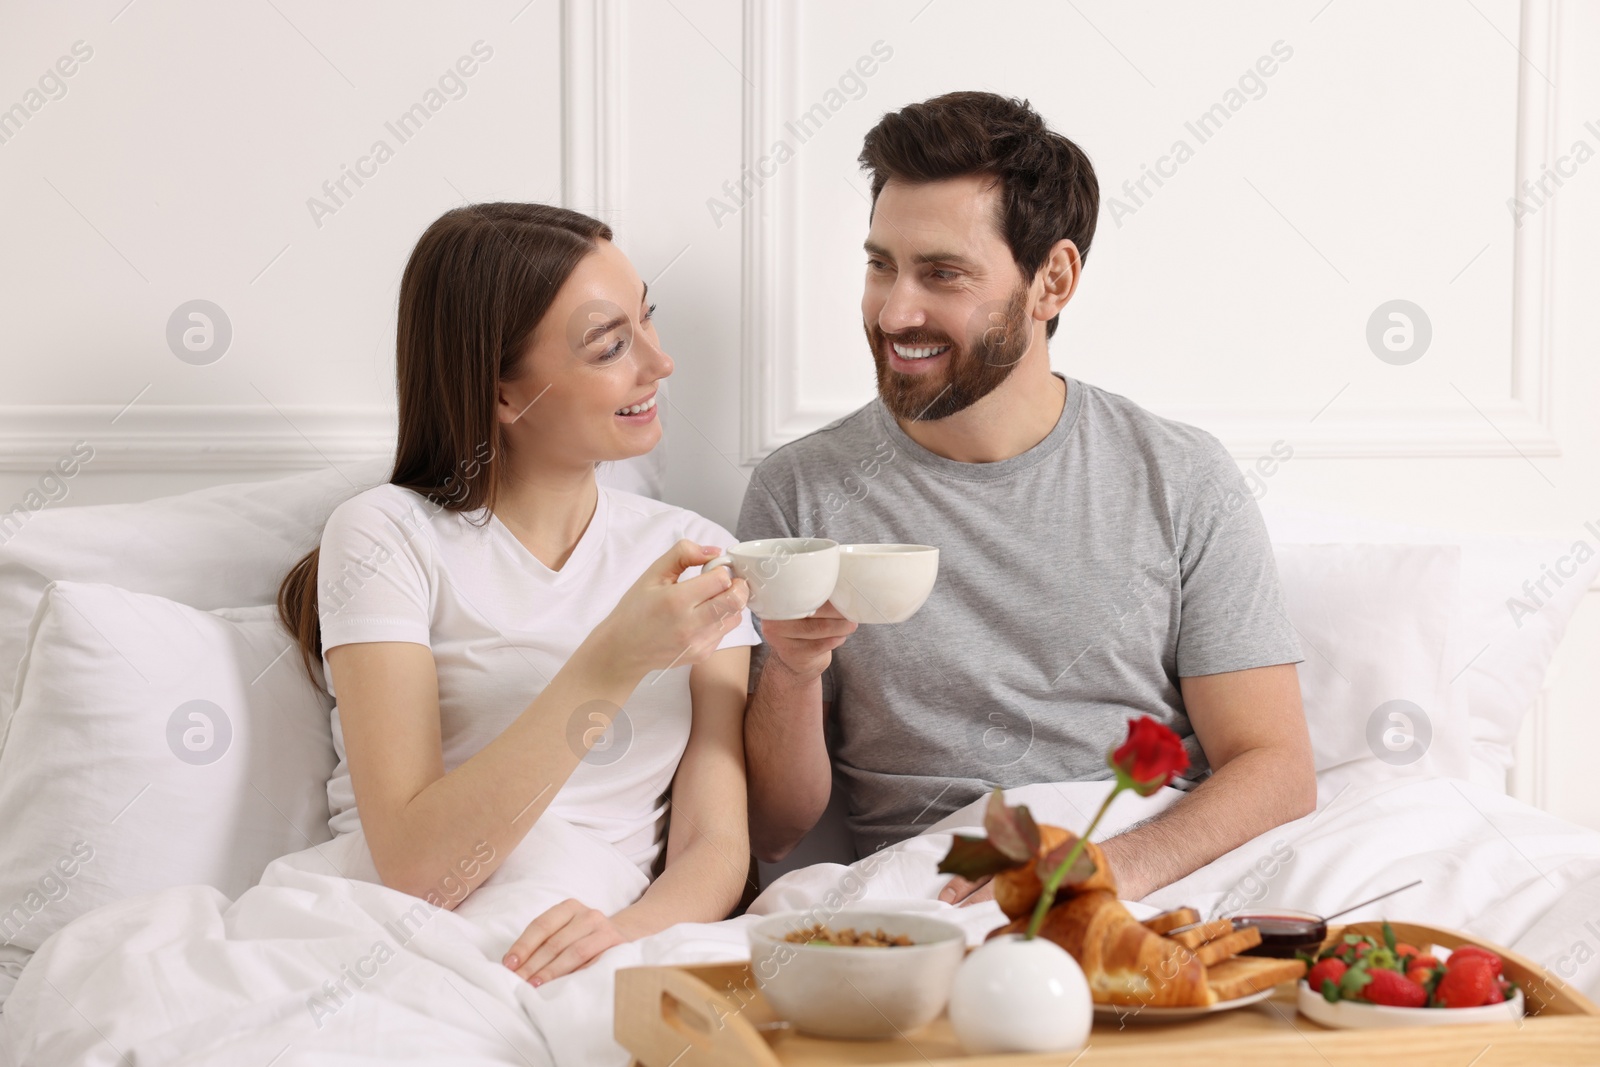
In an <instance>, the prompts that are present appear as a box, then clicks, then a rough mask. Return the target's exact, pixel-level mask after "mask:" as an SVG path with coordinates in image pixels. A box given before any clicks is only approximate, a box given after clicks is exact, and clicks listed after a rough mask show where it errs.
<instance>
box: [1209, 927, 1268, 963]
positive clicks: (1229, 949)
mask: <svg viewBox="0 0 1600 1067" xmlns="http://www.w3.org/2000/svg"><path fill="white" fill-rule="evenodd" d="M1259 944H1261V928H1260V927H1259V926H1242V927H1240V928H1239V929H1237V930H1235V931H1233V932H1232V933H1230V934H1223V935H1222V936H1221V937H1217V938H1212V939H1211V940H1210V941H1207V942H1206V943H1205V944H1203V945H1201V946H1200V947H1199V948H1197V949H1195V950H1194V951H1195V955H1197V956H1199V957H1200V962H1201V963H1203V964H1205V965H1206V966H1207V967H1210V966H1211V965H1212V964H1215V963H1221V962H1222V961H1223V960H1226V959H1231V958H1233V957H1234V956H1237V955H1238V954H1239V953H1241V952H1243V951H1244V950H1245V949H1247V948H1255V947H1256V946H1257V945H1259Z"/></svg>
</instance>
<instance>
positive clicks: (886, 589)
mask: <svg viewBox="0 0 1600 1067" xmlns="http://www.w3.org/2000/svg"><path fill="white" fill-rule="evenodd" d="M938 577H939V550H938V549H937V548H934V547H933V546H932V545H840V546H839V583H838V584H837V585H836V586H834V589H833V595H832V596H831V597H830V599H831V600H832V601H833V606H834V607H835V608H837V609H838V610H839V614H841V615H843V616H844V617H845V618H847V619H849V620H850V621H851V622H858V623H891V622H905V621H906V620H907V619H909V618H911V616H913V615H915V614H916V613H917V609H919V608H921V607H922V605H923V603H924V602H926V601H927V599H928V595H929V594H930V593H932V592H933V583H934V580H935V579H937V578H938Z"/></svg>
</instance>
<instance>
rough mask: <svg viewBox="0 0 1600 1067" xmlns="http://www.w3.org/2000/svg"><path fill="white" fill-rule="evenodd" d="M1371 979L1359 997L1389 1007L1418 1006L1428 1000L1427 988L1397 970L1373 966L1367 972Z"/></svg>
mask: <svg viewBox="0 0 1600 1067" xmlns="http://www.w3.org/2000/svg"><path fill="white" fill-rule="evenodd" d="M1368 973H1369V974H1370V976H1371V978H1372V981H1370V982H1368V983H1367V985H1366V988H1365V989H1363V990H1362V991H1361V998H1362V999H1363V1000H1366V1001H1367V1002H1369V1003H1372V1004H1386V1005H1388V1006H1389V1007H1391V1008H1420V1007H1422V1006H1423V1005H1424V1004H1426V1003H1427V1002H1428V990H1427V987H1425V986H1423V985H1422V984H1420V983H1418V982H1413V981H1412V980H1411V979H1409V978H1407V977H1406V976H1405V975H1403V974H1401V973H1399V972H1398V971H1387V970H1384V969H1383V968H1381V967H1375V968H1373V969H1372V970H1371V971H1370V972H1368Z"/></svg>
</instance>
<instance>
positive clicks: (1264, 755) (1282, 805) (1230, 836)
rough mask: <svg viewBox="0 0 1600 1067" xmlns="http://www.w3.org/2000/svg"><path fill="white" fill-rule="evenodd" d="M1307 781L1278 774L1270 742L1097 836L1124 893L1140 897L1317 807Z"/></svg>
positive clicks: (1279, 765)
mask: <svg viewBox="0 0 1600 1067" xmlns="http://www.w3.org/2000/svg"><path fill="white" fill-rule="evenodd" d="M1315 797H1316V793H1315V785H1314V782H1313V783H1312V785H1311V788H1310V789H1308V788H1307V783H1306V782H1304V781H1302V780H1300V778H1299V776H1298V775H1293V774H1290V775H1286V774H1284V773H1283V763H1282V761H1281V759H1280V756H1279V754H1278V753H1277V752H1275V751H1273V750H1272V749H1266V748H1258V749H1252V750H1250V751H1248V752H1241V753H1240V754H1239V755H1238V756H1235V757H1234V758H1233V759H1232V760H1230V761H1228V763H1227V765H1226V766H1223V767H1221V768H1218V769H1217V770H1216V771H1214V772H1213V773H1212V775H1211V777H1210V778H1208V779H1206V780H1205V781H1204V782H1202V783H1201V784H1200V785H1199V786H1197V787H1196V788H1195V789H1194V790H1193V791H1192V792H1190V793H1189V794H1188V795H1186V796H1184V797H1181V798H1180V799H1179V800H1178V801H1177V802H1176V803H1174V804H1173V805H1172V806H1171V807H1169V808H1167V809H1166V810H1165V811H1163V812H1161V813H1160V814H1159V815H1157V816H1155V817H1154V818H1152V819H1150V820H1149V821H1148V822H1145V823H1142V824H1140V825H1138V826H1136V827H1134V828H1133V829H1132V830H1129V831H1127V832H1126V833H1122V834H1119V835H1117V836H1116V837H1113V838H1110V839H1108V840H1106V841H1104V842H1102V843H1101V848H1103V849H1104V850H1105V853H1106V859H1107V860H1108V861H1110V864H1111V870H1112V873H1113V874H1114V875H1115V876H1116V879H1117V887H1118V890H1119V893H1120V895H1121V896H1122V897H1124V898H1125V899H1128V900H1139V899H1142V898H1143V897H1145V896H1148V895H1149V894H1151V893H1154V892H1155V891H1156V890H1157V889H1160V888H1161V887H1162V886H1165V885H1168V884H1170V883H1172V882H1175V881H1177V880H1178V879H1179V878H1182V877H1183V876H1184V875H1186V874H1189V873H1190V872H1191V871H1194V870H1196V869H1198V868H1200V867H1203V866H1204V865H1206V864H1207V863H1210V862H1211V861H1212V860H1214V859H1216V858H1217V857H1218V856H1221V855H1222V854H1223V853H1225V852H1230V851H1232V850H1233V849H1235V848H1238V847H1239V846H1240V845H1242V844H1244V843H1245V842H1246V841H1249V840H1250V839H1251V838H1254V837H1257V836H1259V835H1261V834H1264V833H1266V832H1267V831H1268V830H1270V829H1272V828H1273V827H1274V826H1279V825H1282V824H1283V823H1286V822H1289V821H1291V820H1294V819H1298V818H1300V817H1301V816H1303V815H1307V814H1310V812H1311V811H1312V810H1313V809H1314V808H1315V806H1316V801H1315Z"/></svg>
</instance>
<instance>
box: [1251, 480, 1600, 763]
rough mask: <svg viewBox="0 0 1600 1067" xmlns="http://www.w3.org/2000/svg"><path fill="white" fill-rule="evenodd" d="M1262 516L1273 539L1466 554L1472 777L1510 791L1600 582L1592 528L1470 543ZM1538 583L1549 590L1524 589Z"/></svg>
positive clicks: (1360, 523) (1295, 512)
mask: <svg viewBox="0 0 1600 1067" xmlns="http://www.w3.org/2000/svg"><path fill="white" fill-rule="evenodd" d="M1261 510H1262V514H1263V515H1264V516H1265V518H1266V520H1267V528H1268V530H1269V531H1270V533H1271V535H1272V537H1273V540H1275V541H1291V542H1308V541H1341V542H1357V541H1360V542H1382V543H1388V544H1419V545H1420V544H1447V545H1457V546H1459V547H1460V548H1461V621H1462V631H1461V635H1460V641H1459V647H1458V650H1457V655H1456V660H1455V663H1454V670H1453V671H1452V676H1454V675H1455V674H1458V673H1459V674H1460V679H1459V682H1458V684H1460V685H1464V686H1466V690H1467V707H1468V712H1469V714H1470V717H1471V727H1470V738H1471V740H1470V745H1471V753H1472V761H1471V767H1470V770H1469V773H1468V774H1467V775H1466V776H1465V777H1470V778H1471V780H1472V781H1473V782H1475V783H1477V784H1479V785H1482V786H1486V787H1488V788H1491V789H1494V790H1496V791H1498V792H1502V793H1503V792H1505V789H1506V772H1508V771H1509V770H1510V769H1511V767H1512V765H1513V764H1514V763H1515V761H1516V756H1515V746H1516V741H1517V735H1518V733H1519V732H1520V731H1521V729H1522V718H1523V716H1524V715H1526V714H1527V712H1528V710H1529V709H1530V708H1532V707H1533V705H1534V703H1535V702H1536V701H1537V700H1538V696H1539V689H1540V687H1541V686H1542V685H1543V684H1544V677H1545V672H1546V671H1547V670H1548V669H1549V667H1550V661H1551V659H1552V658H1554V656H1555V653H1556V647H1557V646H1558V645H1559V644H1560V643H1561V637H1562V634H1564V633H1565V632H1566V628H1567V623H1568V621H1569V620H1570V619H1571V618H1572V615H1573V613H1574V612H1575V611H1577V610H1578V604H1579V602H1580V601H1581V600H1582V599H1583V595H1584V593H1585V591H1586V590H1587V589H1588V588H1589V586H1590V585H1592V584H1593V583H1594V580H1595V578H1596V576H1597V575H1600V550H1597V548H1600V531H1596V530H1587V529H1586V530H1585V531H1583V532H1582V533H1581V534H1579V535H1576V536H1574V538H1573V539H1572V540H1571V541H1563V540H1555V539H1550V538H1525V537H1489V536H1469V535H1462V534H1458V533H1452V532H1449V531H1445V530H1433V529H1428V528H1426V527H1421V526H1409V525H1403V524H1400V523H1392V522H1383V521H1379V520H1375V519H1363V518H1357V517H1352V516H1342V515H1327V514H1323V513H1319V512H1316V511H1311V510H1307V509H1303V508H1297V507H1293V506H1290V505H1285V504H1280V503H1278V502H1276V501H1271V500H1264V501H1262V504H1261ZM1560 570H1570V571H1572V574H1570V575H1566V576H1563V575H1561V574H1560V573H1559V571H1560ZM1540 581H1543V582H1544V587H1543V589H1538V588H1532V589H1531V590H1530V589H1525V588H1524V587H1525V586H1530V587H1531V586H1533V584H1534V583H1537V582H1540ZM1530 592H1531V595H1530ZM1514 602H1515V603H1514Z"/></svg>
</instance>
